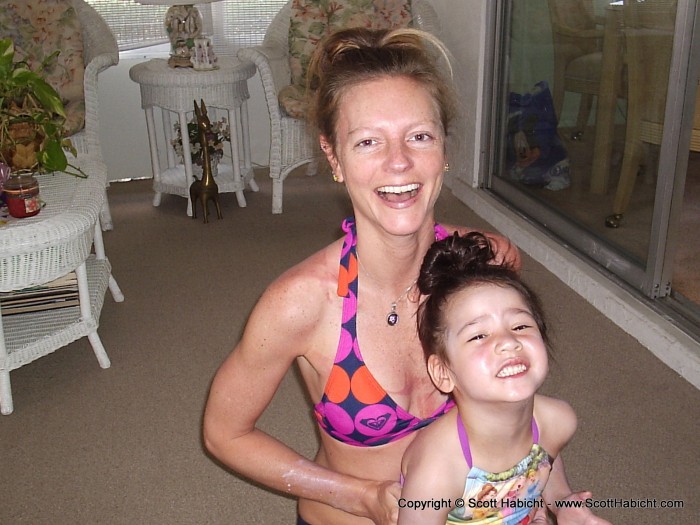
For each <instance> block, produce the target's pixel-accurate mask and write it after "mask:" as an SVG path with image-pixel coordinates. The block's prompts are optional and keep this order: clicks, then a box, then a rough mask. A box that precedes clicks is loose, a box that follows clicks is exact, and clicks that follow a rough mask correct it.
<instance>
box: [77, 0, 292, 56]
mask: <svg viewBox="0 0 700 525" xmlns="http://www.w3.org/2000/svg"><path fill="white" fill-rule="evenodd" d="M86 2H87V3H88V4H90V5H92V6H93V7H94V8H95V10H96V11H97V12H99V13H100V15H102V18H104V19H105V21H106V22H107V24H108V25H109V27H110V28H111V30H112V33H114V36H115V37H116V39H117V42H118V44H119V50H120V51H126V50H130V49H139V48H142V47H148V46H152V45H156V44H163V43H167V42H168V38H167V35H166V33H165V28H164V27H163V21H164V20H165V12H166V11H167V10H168V6H163V5H142V4H139V3H138V2H136V1H135V0H86ZM286 2H287V0H223V1H221V2H214V3H210V4H201V5H198V6H197V7H198V8H199V11H200V13H201V14H202V19H203V21H204V34H205V35H206V36H210V37H211V38H212V42H213V45H214V51H215V52H216V54H217V55H218V56H225V55H234V54H235V53H236V50H237V49H238V48H239V47H249V46H253V45H257V44H260V43H261V42H262V40H263V37H264V36H265V30H266V29H267V27H268V25H269V24H270V22H271V21H272V18H273V17H274V16H275V15H276V14H277V12H278V11H279V10H280V9H281V8H282V6H283V5H284V4H285V3H286ZM194 3H195V5H197V4H196V2H194Z"/></svg>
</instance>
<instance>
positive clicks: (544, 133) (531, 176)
mask: <svg viewBox="0 0 700 525" xmlns="http://www.w3.org/2000/svg"><path fill="white" fill-rule="evenodd" d="M506 163H507V171H508V175H509V177H510V178H511V179H513V180H517V181H519V182H522V183H523V184H528V185H533V186H542V187H544V188H545V189H548V190H555V191H556V190H563V189H564V188H568V187H569V185H570V184H571V179H570V178H569V155H568V153H567V151H566V148H564V145H563V144H562V142H561V139H560V138H559V134H558V133H557V116H556V115H555V113H554V101H553V100H552V94H551V92H550V91H549V85H548V84H547V82H545V81H541V82H538V83H537V84H535V87H534V88H533V90H532V91H530V92H529V93H525V94H522V95H521V94H518V93H510V97H509V105H508V142H507V153H506Z"/></svg>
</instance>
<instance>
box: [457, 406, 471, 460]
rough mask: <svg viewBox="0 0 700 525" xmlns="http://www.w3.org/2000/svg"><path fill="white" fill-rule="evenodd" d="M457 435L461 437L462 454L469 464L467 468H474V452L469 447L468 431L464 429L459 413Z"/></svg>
mask: <svg viewBox="0 0 700 525" xmlns="http://www.w3.org/2000/svg"><path fill="white" fill-rule="evenodd" d="M457 435H458V436H459V444H460V445H462V454H463V455H464V459H465V461H466V462H467V466H468V467H469V468H472V451H471V448H470V447H469V437H468V436H467V429H465V428H464V423H462V418H461V417H460V416H459V412H457Z"/></svg>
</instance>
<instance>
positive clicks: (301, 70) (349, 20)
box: [279, 0, 412, 118]
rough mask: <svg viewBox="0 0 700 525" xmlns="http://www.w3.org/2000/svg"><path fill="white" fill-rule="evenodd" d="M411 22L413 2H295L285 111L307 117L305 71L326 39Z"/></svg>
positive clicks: (282, 92)
mask: <svg viewBox="0 0 700 525" xmlns="http://www.w3.org/2000/svg"><path fill="white" fill-rule="evenodd" d="M411 21H412V17H411V2H410V0H335V1H329V0H294V1H293V2H292V16H291V20H290V24H289V67H290V70H291V74H292V85H291V86H287V87H286V88H284V89H282V90H280V93H279V100H280V104H281V105H282V108H283V109H284V110H285V111H286V112H287V114H289V115H290V116H292V117H295V118H302V117H303V116H304V114H305V112H306V111H305V110H306V103H305V98H306V97H305V93H304V91H305V86H306V70H307V68H308V65H309V60H310V58H311V54H312V53H313V50H314V48H315V47H316V45H317V44H318V42H319V40H321V39H322V38H323V37H324V36H326V35H327V34H329V33H331V32H332V31H334V30H336V29H338V28H341V27H368V28H372V29H384V28H393V27H408V26H409V25H411Z"/></svg>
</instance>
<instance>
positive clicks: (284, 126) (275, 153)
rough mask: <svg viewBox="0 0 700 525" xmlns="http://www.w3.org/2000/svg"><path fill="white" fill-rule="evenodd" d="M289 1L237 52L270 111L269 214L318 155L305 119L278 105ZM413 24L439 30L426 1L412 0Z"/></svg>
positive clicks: (285, 80)
mask: <svg viewBox="0 0 700 525" xmlns="http://www.w3.org/2000/svg"><path fill="white" fill-rule="evenodd" d="M291 4H292V2H291V0H290V1H289V2H287V3H286V4H285V5H284V7H283V8H282V9H281V10H280V12H279V13H277V15H276V16H275V18H274V19H273V21H272V23H271V24H270V26H269V27H268V29H267V32H266V33H265V39H264V40H263V43H262V45H260V46H256V47H251V48H244V49H240V50H239V51H238V57H239V58H240V59H241V60H250V61H251V62H254V63H255V65H256V66H257V68H258V72H259V73H260V79H261V81H262V85H263V89H264V90H265V101H266V102H267V109H268V111H269V113H270V178H271V179H272V213H282V194H283V184H284V180H285V179H286V178H287V175H289V173H290V172H291V171H292V170H294V169H295V168H297V167H299V166H301V165H303V164H306V163H310V165H309V167H308V170H307V175H315V174H316V169H317V166H318V160H319V157H320V149H319V146H318V143H317V141H315V140H314V138H313V137H311V136H310V134H309V133H308V131H307V126H306V122H305V121H304V120H303V119H296V118H292V117H290V116H288V115H287V114H286V113H285V112H284V111H283V110H282V109H281V107H280V105H279V101H278V94H279V92H280V90H281V89H282V88H283V87H285V86H287V85H289V84H290V79H291V72H290V69H289V44H288V36H289V20H290V16H291V12H292V9H291ZM411 11H412V15H413V25H414V27H416V28H419V29H423V30H425V31H429V32H431V33H434V34H438V33H439V23H438V18H437V14H436V13H435V10H434V9H433V7H432V5H431V3H430V2H429V1H428V0H412V2H411Z"/></svg>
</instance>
